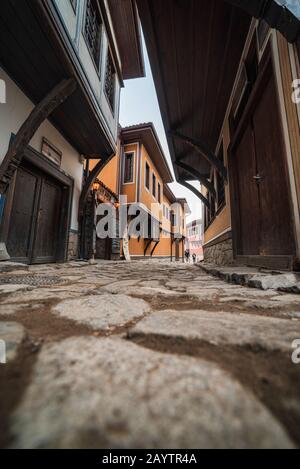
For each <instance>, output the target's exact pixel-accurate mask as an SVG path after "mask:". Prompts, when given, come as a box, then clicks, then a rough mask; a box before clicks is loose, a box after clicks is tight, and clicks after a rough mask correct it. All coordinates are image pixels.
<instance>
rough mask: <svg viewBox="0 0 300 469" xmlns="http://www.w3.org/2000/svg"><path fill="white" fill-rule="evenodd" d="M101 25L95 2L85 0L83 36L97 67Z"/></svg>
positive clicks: (93, 0)
mask: <svg viewBox="0 0 300 469" xmlns="http://www.w3.org/2000/svg"><path fill="white" fill-rule="evenodd" d="M101 24H102V23H101V19H100V15H99V12H98V8H97V5H96V2H95V0H87V2H86V15H85V26H84V34H85V38H86V40H87V43H88V46H89V49H90V51H91V54H92V56H93V58H94V60H95V62H96V65H97V66H99V63H100V41H101Z"/></svg>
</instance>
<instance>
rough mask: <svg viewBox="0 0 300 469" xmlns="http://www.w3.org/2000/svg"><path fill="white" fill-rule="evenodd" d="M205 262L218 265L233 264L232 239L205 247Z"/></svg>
mask: <svg viewBox="0 0 300 469" xmlns="http://www.w3.org/2000/svg"><path fill="white" fill-rule="evenodd" d="M204 262H207V263H208V264H216V265H230V264H233V262H234V261H233V251H232V239H227V240H226V241H222V242H220V243H217V244H214V245H211V246H207V247H204Z"/></svg>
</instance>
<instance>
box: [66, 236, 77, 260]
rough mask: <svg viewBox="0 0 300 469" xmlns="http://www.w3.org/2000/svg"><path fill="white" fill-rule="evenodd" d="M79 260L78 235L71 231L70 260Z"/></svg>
mask: <svg viewBox="0 0 300 469" xmlns="http://www.w3.org/2000/svg"><path fill="white" fill-rule="evenodd" d="M75 259H78V233H77V232H75V231H71V232H70V235H69V247H68V260H69V261H72V260H75Z"/></svg>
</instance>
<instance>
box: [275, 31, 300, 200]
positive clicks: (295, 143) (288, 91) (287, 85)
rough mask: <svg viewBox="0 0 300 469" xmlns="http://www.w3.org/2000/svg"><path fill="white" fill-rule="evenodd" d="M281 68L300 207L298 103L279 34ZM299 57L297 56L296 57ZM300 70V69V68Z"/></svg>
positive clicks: (283, 40) (284, 46) (285, 43)
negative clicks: (292, 97) (293, 98)
mask: <svg viewBox="0 0 300 469" xmlns="http://www.w3.org/2000/svg"><path fill="white" fill-rule="evenodd" d="M277 40H278V52H279V59H280V68H281V74H282V86H283V92H284V101H285V110H286V115H287V121H288V127H289V137H290V143H291V151H292V158H293V166H294V175H295V180H296V188H297V198H298V206H299V207H300V151H299V150H300V128H299V119H298V113H297V105H296V104H294V103H293V101H292V99H291V95H292V88H291V84H292V81H293V76H292V70H291V64H290V57H289V50H288V44H287V42H286V40H285V39H284V37H282V35H281V34H279V33H278V34H277ZM296 59H297V58H296ZM299 59H300V57H299ZM299 71H300V70H299Z"/></svg>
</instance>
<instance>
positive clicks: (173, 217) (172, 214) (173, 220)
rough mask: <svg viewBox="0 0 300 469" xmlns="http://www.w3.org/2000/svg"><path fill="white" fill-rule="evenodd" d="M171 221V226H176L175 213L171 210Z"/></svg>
mask: <svg viewBox="0 0 300 469" xmlns="http://www.w3.org/2000/svg"><path fill="white" fill-rule="evenodd" d="M171 223H172V227H173V228H175V227H176V226H177V219H176V215H175V213H174V212H171Z"/></svg>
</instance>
